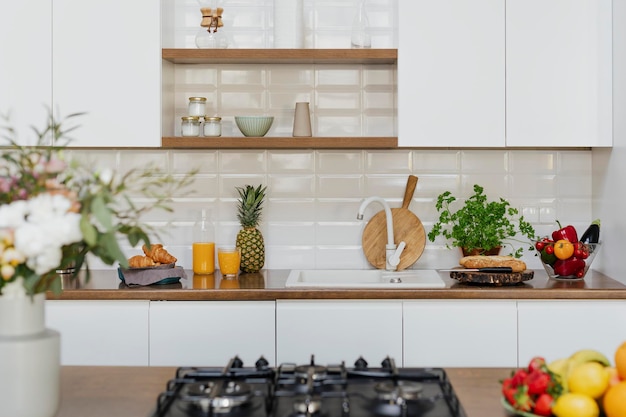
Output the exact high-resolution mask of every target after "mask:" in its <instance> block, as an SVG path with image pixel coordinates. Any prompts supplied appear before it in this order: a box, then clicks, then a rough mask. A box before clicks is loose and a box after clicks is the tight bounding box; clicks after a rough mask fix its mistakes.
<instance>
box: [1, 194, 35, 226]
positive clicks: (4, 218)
mask: <svg viewBox="0 0 626 417" xmlns="http://www.w3.org/2000/svg"><path fill="white" fill-rule="evenodd" d="M28 209H29V207H28V201H25V200H19V201H14V202H13V203H11V204H3V205H0V228H5V229H13V228H16V227H19V226H21V225H22V224H23V223H24V222H25V217H26V213H27V212H28Z"/></svg>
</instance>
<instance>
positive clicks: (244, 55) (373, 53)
mask: <svg viewBox="0 0 626 417" xmlns="http://www.w3.org/2000/svg"><path fill="white" fill-rule="evenodd" d="M162 58H163V59H164V60H166V61H170V62H173V63H174V64H368V65H373V64H396V63H397V61H398V50H397V49H187V48H185V49H163V52H162Z"/></svg>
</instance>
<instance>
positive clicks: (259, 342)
mask: <svg viewBox="0 0 626 417" xmlns="http://www.w3.org/2000/svg"><path fill="white" fill-rule="evenodd" d="M274 326H275V303H274V301H151V302H150V365H151V366H225V365H227V364H228V361H229V360H230V359H231V358H233V357H234V356H239V358H240V359H241V360H243V362H244V366H254V363H255V362H256V361H257V360H258V359H259V358H260V357H261V356H263V357H264V358H265V359H266V360H267V361H268V362H269V363H270V365H272V366H273V365H275V363H276V362H275V361H276V358H275V350H276V349H275V335H276V332H275V330H274V329H275V327H274Z"/></svg>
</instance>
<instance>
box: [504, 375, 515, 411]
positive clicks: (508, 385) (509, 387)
mask: <svg viewBox="0 0 626 417" xmlns="http://www.w3.org/2000/svg"><path fill="white" fill-rule="evenodd" d="M516 391H517V388H515V387H514V386H513V379H512V378H506V379H505V380H504V381H502V395H504V398H505V399H506V401H507V402H508V403H509V404H511V405H514V404H515V392H516Z"/></svg>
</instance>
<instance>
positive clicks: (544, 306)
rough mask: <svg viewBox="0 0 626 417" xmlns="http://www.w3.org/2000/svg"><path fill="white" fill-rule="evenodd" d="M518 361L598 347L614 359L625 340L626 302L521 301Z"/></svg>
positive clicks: (551, 357)
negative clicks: (616, 350) (616, 351)
mask: <svg viewBox="0 0 626 417" xmlns="http://www.w3.org/2000/svg"><path fill="white" fill-rule="evenodd" d="M518 310H519V313H518V316H519V329H518V332H519V361H520V364H521V366H523V365H524V364H527V363H528V361H530V359H531V358H532V357H533V356H537V355H539V356H543V357H545V358H546V360H548V361H551V360H554V359H558V358H562V357H567V356H569V355H571V354H572V353H574V352H576V351H577V350H580V349H596V350H599V351H600V352H602V353H604V354H605V355H606V356H607V357H608V358H609V359H611V361H612V360H613V354H614V352H615V349H617V347H618V346H619V345H620V344H621V343H622V342H623V341H624V332H623V329H626V301H620V300H601V301H594V300H550V301H542V300H520V301H518Z"/></svg>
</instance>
